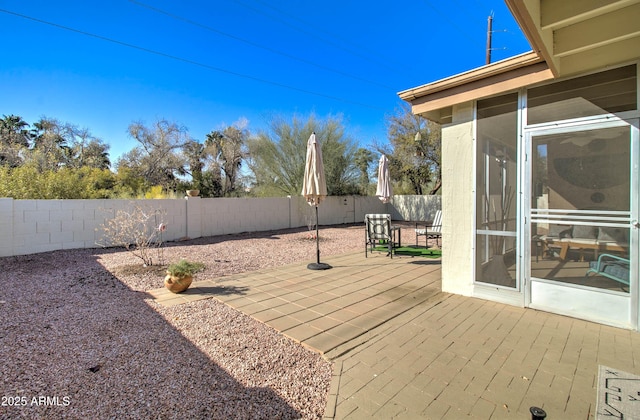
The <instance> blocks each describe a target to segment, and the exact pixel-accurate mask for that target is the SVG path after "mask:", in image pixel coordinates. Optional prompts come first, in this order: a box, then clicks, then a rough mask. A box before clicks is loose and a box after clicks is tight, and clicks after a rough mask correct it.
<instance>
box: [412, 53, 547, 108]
mask: <svg viewBox="0 0 640 420" xmlns="http://www.w3.org/2000/svg"><path fill="white" fill-rule="evenodd" d="M553 78H554V75H553V73H552V72H551V70H550V69H549V67H548V66H547V64H546V63H544V62H537V63H534V64H531V65H529V66H527V67H519V68H516V69H513V70H511V71H509V72H503V73H499V74H495V75H492V76H489V77H485V78H483V79H476V80H473V81H470V82H468V83H466V84H458V85H456V86H451V87H449V89H446V90H444V89H440V90H434V91H432V92H429V93H425V94H424V95H422V96H420V97H414V98H413V99H408V97H407V96H406V95H405V97H403V98H402V99H404V100H406V101H409V102H410V103H411V106H412V111H413V113H414V114H426V113H432V111H435V110H438V109H442V108H445V107H448V106H453V105H456V104H460V103H464V102H468V101H472V100H477V99H481V98H486V97H489V96H493V95H497V94H500V93H503V92H508V91H512V90H515V89H519V88H521V87H524V86H530V85H533V84H536V83H540V82H544V81H547V80H550V79H553ZM431 115H433V114H431Z"/></svg>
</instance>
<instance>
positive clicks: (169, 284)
mask: <svg viewBox="0 0 640 420" xmlns="http://www.w3.org/2000/svg"><path fill="white" fill-rule="evenodd" d="M192 281H193V277H191V276H188V277H173V276H172V275H170V274H167V276H166V277H165V278H164V286H165V287H166V288H167V289H169V290H170V291H172V292H173V293H180V292H184V291H185V290H187V289H188V288H189V286H191V282H192Z"/></svg>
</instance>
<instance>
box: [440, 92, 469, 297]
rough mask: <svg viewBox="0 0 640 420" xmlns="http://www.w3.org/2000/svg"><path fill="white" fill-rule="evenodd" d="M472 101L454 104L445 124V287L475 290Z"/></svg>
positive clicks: (452, 290)
mask: <svg viewBox="0 0 640 420" xmlns="http://www.w3.org/2000/svg"><path fill="white" fill-rule="evenodd" d="M473 127H474V123H473V103H472V102H467V103H464V104H459V105H456V106H454V107H453V122H452V123H451V124H449V125H446V126H443V127H442V236H443V237H444V238H445V240H444V241H442V290H443V291H444V292H450V293H457V294H461V295H465V296H471V295H472V293H473V271H474V269H473V267H474V265H473V261H474V255H473V244H474V235H473V211H472V209H473V208H474V190H475V184H474V171H473V168H474V167H475V165H474V161H473V156H474V144H475V143H474V141H473V135H474V128H473Z"/></svg>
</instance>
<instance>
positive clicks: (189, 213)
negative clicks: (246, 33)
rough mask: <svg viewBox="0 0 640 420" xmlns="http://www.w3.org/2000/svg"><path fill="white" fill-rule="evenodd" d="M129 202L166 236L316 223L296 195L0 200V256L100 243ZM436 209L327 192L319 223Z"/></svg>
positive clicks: (424, 203) (417, 200)
mask: <svg viewBox="0 0 640 420" xmlns="http://www.w3.org/2000/svg"><path fill="white" fill-rule="evenodd" d="M133 206H140V207H142V208H143V209H145V210H146V211H149V212H152V213H154V214H157V220H156V221H155V222H154V223H157V224H160V223H161V222H163V223H165V225H166V227H167V228H166V231H165V232H163V234H162V239H163V240H164V241H173V240H178V239H183V238H191V239H193V238H199V237H202V236H215V235H225V234H233V233H241V232H258V231H267V230H274V229H286V228H297V227H304V226H313V225H314V224H315V208H314V207H311V206H309V205H308V204H307V203H306V201H305V200H304V198H302V197H300V196H295V197H273V198H200V197H188V198H185V199H162V200H14V199H12V198H0V237H1V238H2V241H0V257H6V256H12V255H26V254H34V253H38V252H47V251H54V250H58V249H74V248H95V247H99V246H100V245H101V244H105V243H106V241H105V238H104V237H103V236H104V235H103V230H102V227H103V226H104V224H105V222H106V221H107V220H109V219H111V218H113V217H114V216H115V215H116V214H117V213H118V211H120V210H123V211H131V209H132V208H133ZM439 206H440V199H439V197H434V196H411V197H409V198H403V197H398V196H397V197H394V198H393V201H392V202H391V203H386V204H385V203H382V202H381V201H380V200H379V199H378V198H377V197H360V196H344V197H327V199H326V200H325V201H323V202H322V203H321V204H320V206H319V207H318V220H319V224H320V226H323V225H340V224H350V223H362V222H363V220H364V215H365V214H367V213H390V214H392V218H393V219H394V220H428V219H429V218H428V217H425V218H423V219H414V217H415V215H416V214H426V213H429V212H431V211H432V209H435V208H436V207H437V208H439ZM421 212H422V213H421ZM425 212H426V213H425ZM433 212H435V210H433ZM154 218H156V216H155V215H154Z"/></svg>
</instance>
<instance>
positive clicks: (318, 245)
mask: <svg viewBox="0 0 640 420" xmlns="http://www.w3.org/2000/svg"><path fill="white" fill-rule="evenodd" d="M316 252H317V254H318V260H317V263H318V264H320V233H319V231H318V206H316Z"/></svg>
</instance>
